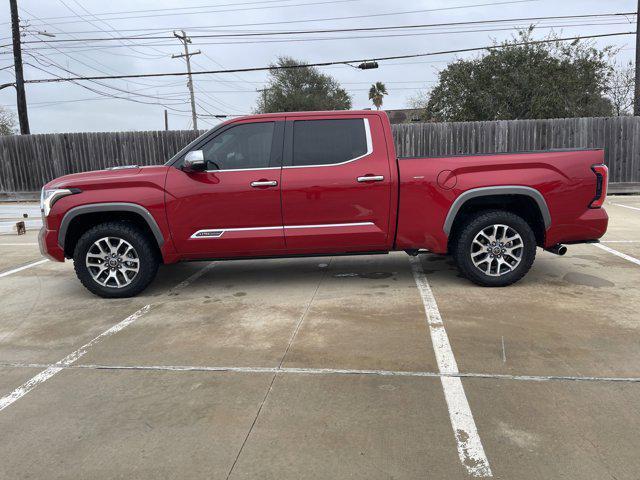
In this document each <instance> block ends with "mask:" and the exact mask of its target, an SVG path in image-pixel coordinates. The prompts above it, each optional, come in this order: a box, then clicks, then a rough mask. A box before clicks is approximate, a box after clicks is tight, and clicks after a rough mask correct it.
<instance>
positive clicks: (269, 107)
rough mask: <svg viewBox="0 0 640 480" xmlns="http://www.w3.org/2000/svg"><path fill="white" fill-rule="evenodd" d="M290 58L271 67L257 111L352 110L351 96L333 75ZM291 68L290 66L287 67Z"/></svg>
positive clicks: (283, 59) (281, 58)
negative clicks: (298, 66)
mask: <svg viewBox="0 0 640 480" xmlns="http://www.w3.org/2000/svg"><path fill="white" fill-rule="evenodd" d="M294 65H305V63H304V62H299V61H297V60H294V59H293V58H290V57H280V58H278V61H277V62H276V63H275V64H272V65H271V67H285V68H272V69H271V70H269V75H270V78H269V82H268V86H267V88H265V89H264V90H262V92H261V94H260V98H259V99H258V104H257V106H256V113H271V112H295V111H310V110H348V109H350V108H351V97H350V96H349V94H348V93H347V92H346V91H345V90H344V89H342V88H341V87H340V84H339V83H338V82H337V81H336V80H334V79H333V78H332V77H330V76H329V75H325V74H323V73H321V72H320V71H319V70H318V69H317V68H314V67H300V68H291V67H292V66H294ZM287 67H289V68H287Z"/></svg>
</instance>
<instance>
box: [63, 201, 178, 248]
mask: <svg viewBox="0 0 640 480" xmlns="http://www.w3.org/2000/svg"><path fill="white" fill-rule="evenodd" d="M118 220H121V221H129V222H130V223H134V224H135V225H137V226H138V227H140V228H141V229H142V230H143V231H145V232H146V233H147V234H149V235H150V236H151V237H152V238H153V239H154V240H155V244H156V246H157V249H158V253H159V252H160V248H161V247H162V245H163V244H164V242H165V240H164V236H163V235H162V231H161V230H160V227H159V226H158V223H157V222H156V220H155V218H153V215H151V213H150V212H149V211H148V210H147V209H146V208H144V207H143V206H141V205H138V204H135V203H124V202H112V203H96V204H90V205H80V206H78V207H74V208H72V209H71V210H69V211H68V212H67V213H66V214H65V215H64V217H63V219H62V221H61V223H60V228H59V230H58V243H59V245H60V247H61V248H62V249H63V250H64V252H65V256H67V257H68V258H70V257H71V256H72V255H73V249H74V248H75V244H76V243H77V241H78V239H79V237H80V235H82V233H84V232H85V231H86V230H87V229H88V228H91V227H92V226H94V225H97V224H99V223H103V222H106V221H118Z"/></svg>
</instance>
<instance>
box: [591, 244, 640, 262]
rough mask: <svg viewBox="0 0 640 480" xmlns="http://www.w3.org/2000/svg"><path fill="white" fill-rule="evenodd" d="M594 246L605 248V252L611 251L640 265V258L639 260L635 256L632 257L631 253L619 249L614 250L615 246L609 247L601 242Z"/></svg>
mask: <svg viewBox="0 0 640 480" xmlns="http://www.w3.org/2000/svg"><path fill="white" fill-rule="evenodd" d="M593 246H594V247H598V248H600V249H602V250H604V251H605V252H609V253H611V254H613V255H616V256H618V257H620V258H624V259H625V260H627V261H628V262H631V263H635V264H636V265H640V260H638V259H637V258H635V257H632V256H631V255H627V254H626V253H622V252H619V251H618V250H614V249H613V248H611V247H607V246H606V245H602V244H600V243H594V244H593Z"/></svg>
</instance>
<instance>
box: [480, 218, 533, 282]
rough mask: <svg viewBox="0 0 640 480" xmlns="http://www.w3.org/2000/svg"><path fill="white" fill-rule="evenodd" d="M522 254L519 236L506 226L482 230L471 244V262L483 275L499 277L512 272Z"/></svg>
mask: <svg viewBox="0 0 640 480" xmlns="http://www.w3.org/2000/svg"><path fill="white" fill-rule="evenodd" d="M523 252H524V242H523V241H522V237H521V236H520V234H519V233H518V232H517V231H516V230H514V229H513V228H511V227H509V226H508V225H499V224H496V225H490V226H488V227H485V228H483V229H482V230H480V231H479V232H478V234H477V235H476V236H475V238H474V239H473V242H471V261H472V262H473V264H474V265H475V267H476V268H477V269H478V270H480V271H481V272H482V273H484V274H485V275H489V276H491V277H500V276H502V275H507V274H508V273H511V272H513V271H514V270H515V269H516V268H517V267H518V265H520V262H522V255H523Z"/></svg>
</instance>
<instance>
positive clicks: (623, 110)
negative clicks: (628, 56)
mask: <svg viewBox="0 0 640 480" xmlns="http://www.w3.org/2000/svg"><path fill="white" fill-rule="evenodd" d="M613 68H614V70H613V74H612V75H611V77H610V79H609V85H608V88H607V90H608V94H609V95H608V96H609V100H611V103H612V105H613V113H614V114H615V115H617V116H621V115H631V114H632V113H633V99H634V91H635V85H636V78H635V75H636V70H635V66H634V65H633V63H632V62H629V63H628V64H627V65H615V66H614V67H613Z"/></svg>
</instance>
